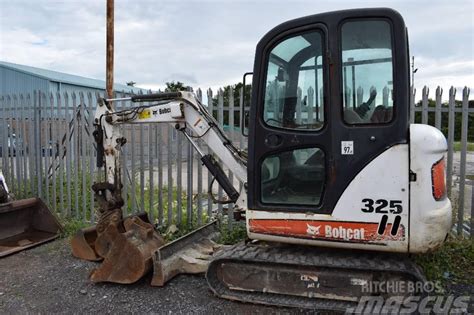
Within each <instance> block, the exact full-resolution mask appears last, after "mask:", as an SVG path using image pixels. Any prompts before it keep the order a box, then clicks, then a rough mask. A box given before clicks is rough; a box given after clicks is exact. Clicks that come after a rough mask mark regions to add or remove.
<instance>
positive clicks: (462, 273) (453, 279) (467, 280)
mask: <svg viewBox="0 0 474 315" xmlns="http://www.w3.org/2000/svg"><path fill="white" fill-rule="evenodd" d="M415 261H416V262H417V263H418V264H419V265H420V266H421V268H422V269H423V271H424V272H425V275H426V277H427V278H428V280H430V281H440V282H441V283H442V284H443V285H446V283H447V282H450V283H454V284H466V285H474V264H473V262H474V241H472V240H471V239H467V238H454V237H449V239H448V240H447V242H446V243H445V244H444V245H443V246H442V247H441V248H440V249H438V250H437V251H435V252H433V253H429V254H423V255H417V256H415Z"/></svg>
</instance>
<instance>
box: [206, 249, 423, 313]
mask: <svg viewBox="0 0 474 315" xmlns="http://www.w3.org/2000/svg"><path fill="white" fill-rule="evenodd" d="M223 262H234V263H248V262H260V263H266V264H284V265H293V266H295V265H302V266H317V267H327V268H337V269H341V272H343V269H346V270H358V271H370V272H381V271H383V272H384V273H386V274H388V273H390V272H394V273H397V274H400V273H402V274H404V275H406V277H407V278H408V279H409V280H412V281H426V279H425V277H424V276H423V274H422V272H421V270H420V269H419V268H418V266H416V265H415V263H414V262H412V261H411V260H410V259H409V258H408V257H407V256H406V255H398V254H385V253H379V252H366V251H362V252H361V251H351V250H332V249H323V248H319V247H314V246H312V247H308V246H296V245H292V246H291V245H290V246H289V245H281V244H274V245H270V246H269V245H268V244H267V245H264V244H244V243H239V244H237V245H234V246H232V247H230V248H227V249H226V250H223V251H221V252H220V253H218V254H216V256H215V257H214V259H213V261H212V262H211V263H210V265H209V268H208V271H207V273H206V279H207V282H208V284H209V286H210V288H211V290H212V291H213V292H214V294H216V295H217V296H218V297H221V298H225V299H229V300H236V301H241V302H249V303H257V304H266V305H276V306H285V307H298V308H307V309H312V310H322V311H339V312H345V311H346V310H347V308H349V307H355V306H357V303H355V302H348V301H340V300H329V299H322V298H306V297H300V296H290V295H283V294H274V293H262V292H250V291H247V292H246V291H236V290H230V289H228V288H227V287H226V286H225V284H223V283H221V282H220V281H219V279H218V278H217V272H216V270H217V267H218V265H219V264H220V263H223ZM398 279H399V278H398Z"/></svg>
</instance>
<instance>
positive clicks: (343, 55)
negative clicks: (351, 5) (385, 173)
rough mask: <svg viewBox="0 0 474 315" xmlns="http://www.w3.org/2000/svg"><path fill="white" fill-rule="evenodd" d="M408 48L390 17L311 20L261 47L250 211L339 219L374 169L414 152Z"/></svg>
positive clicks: (275, 33)
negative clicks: (339, 210) (378, 161)
mask: <svg viewBox="0 0 474 315" xmlns="http://www.w3.org/2000/svg"><path fill="white" fill-rule="evenodd" d="M406 48H407V47H406V33H405V26H404V24H403V20H402V19H401V17H399V16H398V15H397V14H394V13H393V11H384V10H383V9H381V10H379V11H377V10H373V12H370V14H367V13H364V12H363V11H360V10H359V11H357V10H352V11H351V10H349V11H339V12H333V13H329V14H321V15H315V16H309V17H306V18H302V19H298V20H294V21H290V22H287V23H284V24H282V25H280V26H278V27H276V28H275V29H273V30H272V31H270V32H269V33H268V34H267V35H266V36H265V37H264V38H263V39H262V40H261V41H260V43H259V45H258V46H257V52H256V60H255V66H254V80H253V82H254V89H253V94H252V107H251V115H250V137H249V164H248V180H249V181H248V205H249V209H251V210H257V211H258V210H264V211H278V212H305V213H313V214H331V213H332V212H333V210H334V208H335V206H336V204H337V202H338V200H339V199H340V197H341V195H342V194H343V192H344V190H345V189H346V188H347V187H348V185H349V184H350V183H351V181H352V180H353V179H354V177H355V176H356V175H357V174H358V173H360V171H361V170H362V169H363V168H364V167H365V166H366V165H367V164H369V163H370V162H371V161H372V160H373V159H375V158H376V157H377V156H379V155H380V154H381V153H382V152H384V151H386V150H387V149H388V148H390V147H392V146H394V145H396V144H400V143H407V139H408V110H407V108H408V81H407V78H408V72H407V70H408V69H407V66H408V62H407V56H406V51H407V49H406ZM396 51H397V52H399V54H395V52H396ZM406 159H408V156H406ZM406 180H407V181H408V170H407V172H406ZM360 207H361V208H362V207H363V204H362V203H361V205H360ZM357 210H358V211H360V209H354V211H357Z"/></svg>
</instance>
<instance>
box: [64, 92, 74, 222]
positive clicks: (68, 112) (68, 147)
mask: <svg viewBox="0 0 474 315" xmlns="http://www.w3.org/2000/svg"><path fill="white" fill-rule="evenodd" d="M64 110H65V117H66V145H65V150H66V192H67V198H66V201H67V202H66V206H67V209H66V215H71V213H72V197H71V168H72V161H71V159H72V154H71V137H72V130H71V128H72V126H73V124H72V119H71V108H70V107H69V94H68V93H67V92H65V93H64Z"/></svg>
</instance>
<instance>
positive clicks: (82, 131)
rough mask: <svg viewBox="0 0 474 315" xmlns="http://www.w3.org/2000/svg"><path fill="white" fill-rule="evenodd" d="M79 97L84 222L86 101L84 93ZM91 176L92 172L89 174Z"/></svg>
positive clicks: (85, 215)
mask: <svg viewBox="0 0 474 315" xmlns="http://www.w3.org/2000/svg"><path fill="white" fill-rule="evenodd" d="M79 99H80V106H81V107H80V113H81V124H80V127H81V129H80V130H78V133H79V134H80V135H81V144H80V145H81V149H80V152H79V157H80V159H81V172H82V196H81V197H82V218H81V219H82V222H86V219H87V191H88V190H89V189H88V187H87V173H88V170H87V167H86V161H87V147H86V145H87V144H86V140H87V139H86V132H85V130H86V122H87V120H86V110H85V109H86V102H85V100H84V93H82V92H80V94H79ZM90 176H92V174H90Z"/></svg>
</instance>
